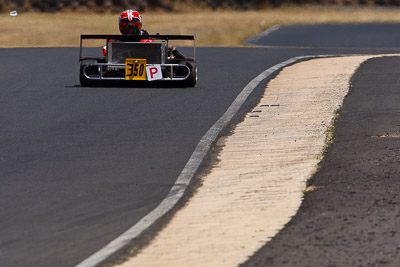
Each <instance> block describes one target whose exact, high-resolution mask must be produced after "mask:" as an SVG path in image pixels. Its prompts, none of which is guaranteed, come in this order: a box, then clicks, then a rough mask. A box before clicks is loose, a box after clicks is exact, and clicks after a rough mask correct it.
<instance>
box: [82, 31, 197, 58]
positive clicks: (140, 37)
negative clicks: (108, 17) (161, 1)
mask: <svg viewBox="0 0 400 267" xmlns="http://www.w3.org/2000/svg"><path fill="white" fill-rule="evenodd" d="M101 39H104V40H105V41H106V42H105V43H108V42H109V41H110V40H119V41H121V42H140V40H155V41H156V40H159V41H166V42H167V43H168V42H169V41H170V40H188V41H193V50H194V55H195V53H196V52H195V50H196V39H195V36H194V35H161V34H158V33H157V34H150V35H130V36H127V35H117V34H82V35H81V39H80V49H79V60H81V59H83V56H82V46H83V40H101ZM194 58H196V56H194Z"/></svg>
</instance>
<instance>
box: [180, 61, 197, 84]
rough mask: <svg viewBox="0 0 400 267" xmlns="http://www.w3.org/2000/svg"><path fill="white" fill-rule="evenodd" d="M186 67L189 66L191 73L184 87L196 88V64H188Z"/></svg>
mask: <svg viewBox="0 0 400 267" xmlns="http://www.w3.org/2000/svg"><path fill="white" fill-rule="evenodd" d="M186 66H188V68H189V70H190V73H189V77H187V79H186V80H184V81H183V85H184V86H185V87H195V86H196V83H197V66H196V63H194V62H187V63H186Z"/></svg>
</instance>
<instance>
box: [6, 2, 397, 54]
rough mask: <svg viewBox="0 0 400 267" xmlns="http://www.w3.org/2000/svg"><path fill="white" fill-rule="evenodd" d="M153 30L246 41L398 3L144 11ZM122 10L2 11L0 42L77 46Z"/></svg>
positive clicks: (367, 14)
mask: <svg viewBox="0 0 400 267" xmlns="http://www.w3.org/2000/svg"><path fill="white" fill-rule="evenodd" d="M142 15H143V23H144V28H145V29H147V30H148V31H149V32H150V33H157V32H159V33H161V34H196V37H197V44H198V45H200V46H242V45H243V41H244V40H245V39H246V38H248V37H250V36H253V35H255V34H257V33H260V32H262V31H264V30H265V29H267V28H269V27H270V26H272V25H276V24H280V25H284V24H286V25H287V24H298V23H303V24H305V23H362V22H400V9H398V8H386V9H376V8H343V7H318V6H308V7H282V8H278V9H265V10H259V11H244V12H239V11H211V10H197V11H196V12H179V13H178V12H177V13H165V12H149V13H143V14H142ZM117 18H118V14H95V13H89V14H88V13H73V12H63V13H56V14H45V13H33V12H28V13H21V14H19V15H18V16H16V17H11V16H10V15H9V14H8V13H2V14H0V25H1V28H0V35H1V36H2V38H1V39H0V47H57V46H78V45H79V35H80V34H81V33H85V34H105V33H110V34H118V33H119V32H118V23H117Z"/></svg>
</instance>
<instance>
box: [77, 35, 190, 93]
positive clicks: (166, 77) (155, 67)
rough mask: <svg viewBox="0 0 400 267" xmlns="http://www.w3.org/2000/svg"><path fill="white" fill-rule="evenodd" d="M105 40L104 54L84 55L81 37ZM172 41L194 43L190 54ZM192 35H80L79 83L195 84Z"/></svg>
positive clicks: (185, 85) (186, 85) (94, 84)
mask: <svg viewBox="0 0 400 267" xmlns="http://www.w3.org/2000/svg"><path fill="white" fill-rule="evenodd" d="M96 39H104V40H105V46H104V48H103V56H100V57H99V56H88V55H86V56H84V55H83V51H84V48H85V47H84V46H83V41H84V40H96ZM171 40H184V41H192V42H193V57H185V56H183V55H182V54H181V53H179V52H178V51H177V50H176V49H175V48H173V47H170V46H169V42H170V41H171ZM195 49H196V47H195V37H194V36H192V35H160V34H156V35H132V36H124V35H81V42H80V53H79V62H80V73H79V80H80V83H81V86H101V85H102V84H105V83H107V84H110V83H111V84H112V83H113V81H114V82H116V81H121V82H124V83H128V84H131V85H132V86H135V84H136V85H143V84H146V83H152V82H163V83H164V82H165V83H169V82H173V83H174V84H176V85H177V86H182V87H194V86H195V85H196V82H197V68H196V57H195Z"/></svg>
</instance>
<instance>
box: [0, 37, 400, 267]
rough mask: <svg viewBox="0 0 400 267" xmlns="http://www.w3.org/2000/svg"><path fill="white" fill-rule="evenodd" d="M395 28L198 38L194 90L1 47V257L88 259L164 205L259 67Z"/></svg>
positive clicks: (49, 51)
mask: <svg viewBox="0 0 400 267" xmlns="http://www.w3.org/2000/svg"><path fill="white" fill-rule="evenodd" d="M278 32H279V31H278ZM390 36H392V35H390V34H388V36H387V39H386V40H388V44H387V45H385V46H382V47H384V48H385V49H370V48H371V47H372V46H370V45H364V47H366V48H368V49H360V48H359V46H357V47H356V48H352V47H345V46H343V47H340V46H338V47H335V48H332V49H331V48H329V47H327V48H291V49H288V48H279V47H275V48H211V47H210V48H199V49H198V50H197V56H198V68H199V82H198V85H197V87H196V88H186V89H182V88H179V89H178V88H111V87H107V88H81V87H80V86H79V85H78V84H79V82H78V62H77V58H78V49H76V48H32V49H31V48H27V49H1V53H0V88H1V90H0V123H1V128H0V143H1V150H0V179H1V187H0V205H1V209H0V224H1V227H0V262H1V263H2V265H4V266H73V265H75V264H77V263H79V262H81V261H82V260H84V259H85V258H87V257H88V256H90V255H91V254H92V253H94V252H96V251H97V250H99V249H101V248H102V247H103V246H104V245H106V244H107V243H108V242H109V241H111V240H113V239H114V238H115V237H116V236H118V235H119V234H121V233H122V232H124V231H125V230H126V229H128V228H129V227H130V226H132V225H134V224H135V223H136V222H137V221H138V220H140V218H142V217H143V216H145V215H146V214H147V213H148V212H150V211H151V210H152V209H153V208H154V207H155V206H157V204H158V203H159V202H160V201H161V200H162V199H163V197H165V195H166V194H167V193H168V191H169V189H170V187H171V186H172V184H173V183H174V182H175V179H176V177H177V176H178V175H179V173H180V171H181V170H182V168H183V167H184V165H185V164H186V161H187V159H188V158H189V157H190V155H191V153H192V152H193V150H194V148H195V146H196V145H197V143H198V141H199V140H200V138H201V137H202V136H203V135H204V133H205V132H206V131H207V130H208V129H209V128H210V127H211V126H212V125H213V124H214V123H215V121H216V120H218V118H219V117H220V116H221V115H222V114H223V113H224V112H225V110H226V109H227V108H228V107H229V105H230V104H231V103H232V102H233V100H234V99H235V97H236V96H237V95H238V94H239V92H240V91H241V90H242V89H243V88H244V87H245V86H246V84H247V83H248V82H249V81H251V80H252V79H253V78H254V77H256V76H257V75H258V74H259V73H261V72H262V71H264V70H265V69H267V68H269V67H271V66H273V65H275V64H277V63H280V62H282V61H284V60H287V59H289V58H292V57H294V56H300V55H311V54H315V55H319V54H354V53H373V54H375V53H392V52H396V50H395V49H392V47H393V44H391V43H390V40H391V39H390ZM315 38H317V37H315ZM333 39H335V38H333ZM336 39H337V38H336ZM333 41H334V40H332V42H333ZM258 45H260V44H259V43H258ZM386 48H387V49H386ZM397 51H400V50H397ZM265 82H266V81H265ZM264 84H265V83H264ZM264 84H261V85H260V86H259V87H258V88H257V89H256V90H255V91H254V93H253V94H252V95H251V96H250V98H249V99H248V101H246V103H245V105H244V107H243V108H242V110H241V114H244V112H245V111H246V110H247V109H248V108H249V107H250V106H252V105H254V104H255V103H256V102H257V100H258V99H259V96H260V95H261V93H262V88H263V85H264ZM239 117H240V116H239Z"/></svg>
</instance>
